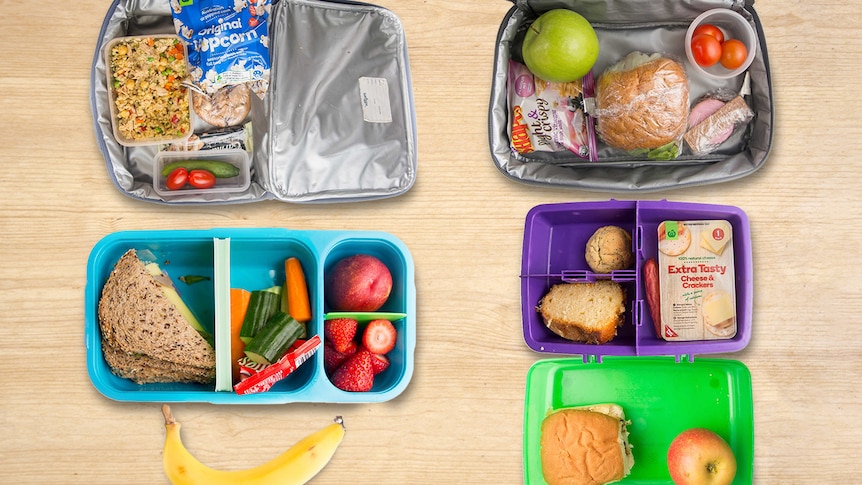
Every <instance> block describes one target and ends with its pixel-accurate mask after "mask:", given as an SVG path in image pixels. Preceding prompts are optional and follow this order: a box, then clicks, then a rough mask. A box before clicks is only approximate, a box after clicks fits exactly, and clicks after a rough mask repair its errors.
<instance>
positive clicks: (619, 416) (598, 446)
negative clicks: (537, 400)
mask: <svg viewBox="0 0 862 485" xmlns="http://www.w3.org/2000/svg"><path fill="white" fill-rule="evenodd" d="M626 424H627V421H626V418H625V413H624V412H623V408H622V407H621V406H619V405H618V404H612V403H608V404H597V405H592V406H582V407H573V408H564V409H560V410H558V411H555V412H553V413H551V414H549V415H548V416H547V417H546V418H545V419H544V421H542V436H541V461H542V475H543V476H544V478H545V481H546V482H548V485H575V484H577V485H604V484H607V483H614V482H618V481H620V480H622V479H623V478H625V477H626V476H628V475H629V473H631V469H632V466H634V456H633V455H632V450H631V445H630V444H629V441H628V437H629V433H628V430H627V429H626Z"/></svg>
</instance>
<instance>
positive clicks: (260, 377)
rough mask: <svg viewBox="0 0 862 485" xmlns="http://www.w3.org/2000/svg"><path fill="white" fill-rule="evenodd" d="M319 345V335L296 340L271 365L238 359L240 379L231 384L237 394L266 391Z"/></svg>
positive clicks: (307, 357) (310, 354) (303, 360)
mask: <svg viewBox="0 0 862 485" xmlns="http://www.w3.org/2000/svg"><path fill="white" fill-rule="evenodd" d="M320 346H321V340H320V336H319V335H315V336H314V337H312V338H310V339H308V340H297V341H296V342H295V343H294V345H292V346H291V348H290V349H289V350H288V351H287V353H285V354H284V356H282V357H281V358H280V359H278V361H277V362H276V363H274V364H271V365H263V366H261V365H260V364H256V363H254V362H251V361H250V360H248V359H244V358H243V359H240V362H239V364H240V379H241V380H240V381H239V382H238V383H237V384H236V385H234V386H233V390H234V392H236V393H237V394H256V393H258V392H266V391H268V390H270V388H272V386H273V385H275V383H276V382H278V381H280V380H282V379H284V378H285V377H287V376H289V375H290V374H291V373H292V372H293V371H295V370H296V369H297V368H298V367H299V366H300V365H302V363H303V362H305V361H306V360H308V359H310V358H311V356H312V355H314V353H315V352H317V349H319V348H320Z"/></svg>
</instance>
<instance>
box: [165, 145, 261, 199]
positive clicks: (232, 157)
mask: <svg viewBox="0 0 862 485" xmlns="http://www.w3.org/2000/svg"><path fill="white" fill-rule="evenodd" d="M250 169H251V163H250V160H249V156H248V153H247V152H246V151H245V150H201V151H187V152H172V151H160V152H159V153H158V154H157V155H156V158H155V160H154V163H153V189H154V190H155V191H156V193H158V194H159V195H161V196H162V197H165V198H169V197H170V198H173V197H179V196H182V197H187V196H198V195H203V194H211V193H229V192H243V191H245V190H247V189H248V187H249V185H250V183H251V180H250V179H251V177H250Z"/></svg>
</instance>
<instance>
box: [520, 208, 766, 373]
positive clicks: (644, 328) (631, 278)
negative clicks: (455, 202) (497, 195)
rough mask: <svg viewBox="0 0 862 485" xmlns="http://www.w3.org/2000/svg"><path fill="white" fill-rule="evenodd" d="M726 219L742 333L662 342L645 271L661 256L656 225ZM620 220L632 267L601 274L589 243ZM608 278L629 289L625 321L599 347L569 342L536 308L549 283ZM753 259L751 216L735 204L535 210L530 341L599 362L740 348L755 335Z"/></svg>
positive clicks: (526, 253)
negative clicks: (588, 252) (590, 260)
mask: <svg viewBox="0 0 862 485" xmlns="http://www.w3.org/2000/svg"><path fill="white" fill-rule="evenodd" d="M708 219H723V220H727V221H728V222H730V224H731V227H732V229H733V249H734V267H735V277H736V280H735V287H736V315H737V332H736V335H735V336H734V337H733V338H730V339H724V340H701V341H676V342H670V341H666V340H664V339H662V338H661V337H659V336H658V335H656V332H655V330H654V327H653V322H652V318H651V317H650V313H649V308H648V307H647V304H646V301H645V299H646V298H645V294H646V293H645V289H644V283H643V281H642V277H641V274H642V268H643V264H644V262H645V261H646V260H647V259H649V258H657V257H658V237H657V230H658V226H659V224H660V223H661V222H662V221H665V220H708ZM605 225H616V226H620V227H622V228H624V229H627V230H628V231H629V232H630V233H631V235H632V245H633V246H634V247H633V248H632V249H633V251H634V256H635V258H634V259H635V263H634V267H633V269H628V270H621V271H614V272H612V273H610V274H595V273H593V272H592V270H591V269H590V268H589V266H588V265H587V263H586V258H585V255H584V249H585V247H586V244H587V240H588V239H589V238H590V236H591V235H592V234H593V232H594V231H595V230H596V229H598V228H599V227H601V226H605ZM601 278H610V279H612V280H614V281H616V282H618V283H620V284H621V285H623V287H624V288H625V290H626V294H627V305H626V312H625V322H624V324H623V325H622V326H620V327H619V328H618V329H617V336H616V337H615V338H614V339H613V340H611V341H610V342H607V343H604V344H599V345H594V344H584V343H579V342H573V341H570V340H566V339H564V338H562V337H560V336H558V335H556V334H555V333H553V332H551V331H550V330H548V328H547V327H546V326H545V324H544V322H543V320H542V316H541V314H539V312H538V311H537V310H536V307H537V305H538V304H539V301H540V300H541V299H542V297H543V296H544V295H545V294H546V293H547V292H548V290H549V289H550V288H551V286H553V285H555V284H559V283H562V282H586V281H595V280H597V279H601ZM753 282H754V278H753V264H752V256H751V233H750V229H749V224H748V217H747V216H746V215H745V212H743V211H742V210H741V209H739V208H737V207H733V206H725V205H712V204H699V203H685V202H668V201H666V200H660V201H618V200H613V199H612V200H609V201H602V202H572V203H561V204H545V205H538V206H536V207H533V208H532V209H531V210H530V211H529V213H528V214H527V217H526V222H525V225H524V244H523V254H522V261H521V311H522V321H523V327H524V340H525V341H526V343H527V345H528V346H529V347H530V348H531V349H533V350H534V351H536V352H543V353H552V354H567V355H582V356H583V359H584V361H585V362H586V361H588V359H590V358H591V357H594V358H596V359H597V360H599V361H601V358H602V357H603V356H605V355H620V356H639V355H673V356H676V357H677V360H679V359H680V358H682V357H683V356H686V357H687V358H688V359H689V360H693V359H694V355H695V354H714V353H729V352H737V351H739V350H742V349H743V348H745V346H746V345H748V341H749V340H750V339H751V314H752V304H753V296H752V295H753Z"/></svg>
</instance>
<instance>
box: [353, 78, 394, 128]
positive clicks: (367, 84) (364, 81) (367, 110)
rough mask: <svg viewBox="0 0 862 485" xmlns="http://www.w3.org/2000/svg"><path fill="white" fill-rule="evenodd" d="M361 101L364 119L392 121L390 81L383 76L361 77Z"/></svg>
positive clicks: (380, 121) (377, 121)
mask: <svg viewBox="0 0 862 485" xmlns="http://www.w3.org/2000/svg"><path fill="white" fill-rule="evenodd" d="M359 102H360V103H362V119H364V120H365V121H367V122H369V123H392V108H391V106H390V105H389V83H388V82H386V79H384V78H381V77H361V78H359Z"/></svg>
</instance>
